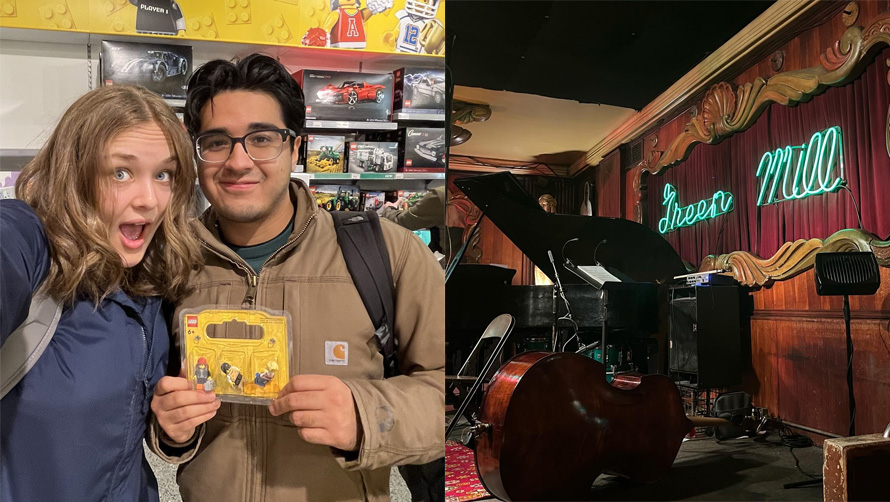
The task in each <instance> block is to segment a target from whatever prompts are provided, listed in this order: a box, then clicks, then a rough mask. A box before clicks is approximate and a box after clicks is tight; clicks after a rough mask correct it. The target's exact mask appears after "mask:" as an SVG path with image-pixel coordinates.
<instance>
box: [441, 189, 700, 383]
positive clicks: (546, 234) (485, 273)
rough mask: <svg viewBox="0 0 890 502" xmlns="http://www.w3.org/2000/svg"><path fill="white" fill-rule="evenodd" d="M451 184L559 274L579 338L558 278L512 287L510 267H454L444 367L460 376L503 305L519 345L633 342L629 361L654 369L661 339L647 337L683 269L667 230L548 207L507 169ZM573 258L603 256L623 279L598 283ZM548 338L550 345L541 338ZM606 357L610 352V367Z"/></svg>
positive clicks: (594, 260)
mask: <svg viewBox="0 0 890 502" xmlns="http://www.w3.org/2000/svg"><path fill="white" fill-rule="evenodd" d="M455 184H456V185H457V186H458V187H459V188H460V189H461V190H462V191H463V192H464V194H466V196H467V197H468V198H469V199H470V200H471V201H472V202H473V203H474V204H476V206H477V207H479V209H480V210H482V212H483V217H485V218H489V219H490V220H491V221H492V222H493V223H494V224H495V225H496V226H497V227H498V228H499V229H500V230H501V231H502V232H503V233H504V234H505V235H506V236H507V237H508V238H509V239H510V240H511V241H513V243H514V244H515V245H516V246H517V247H518V248H519V249H520V250H521V251H522V252H523V253H524V254H525V255H526V256H528V257H529V259H530V260H531V261H532V263H534V264H535V265H536V266H537V267H538V268H539V269H540V270H541V271H543V272H544V273H545V274H547V276H548V277H549V278H550V280H551V281H553V282H554V285H555V284H556V282H557V281H556V278H557V277H556V274H557V273H558V274H559V279H560V281H561V283H562V285H563V288H564V293H565V296H566V299H567V300H568V303H569V305H570V306H571V310H572V315H573V319H574V321H575V323H576V324H577V325H578V329H579V332H580V334H579V336H578V337H574V331H575V329H574V327H573V326H572V324H571V323H569V322H567V321H565V320H559V321H558V319H559V318H560V317H563V316H564V315H565V314H566V305H565V302H564V301H563V300H562V299H561V298H559V297H558V295H557V294H556V287H555V286H511V285H510V282H511V280H512V277H513V275H514V273H515V271H514V270H511V269H505V268H502V267H496V266H489V265H477V264H463V265H458V266H456V268H455V269H454V271H453V272H452V274H451V275H450V277H449V278H448V282H447V284H446V330H447V333H448V352H449V359H448V364H449V368H447V370H448V374H452V375H453V374H454V373H453V371H454V369H455V365H459V364H460V363H462V362H463V359H465V358H466V354H467V353H468V350H467V349H468V348H469V347H472V345H473V344H474V343H475V342H476V340H477V339H478V338H479V335H480V334H481V333H482V331H483V330H484V329H485V326H486V325H487V324H488V323H489V322H490V321H491V320H492V319H494V317H496V316H497V315H499V314H502V313H509V314H512V315H513V316H514V317H515V318H516V326H515V328H514V332H513V335H512V339H513V341H514V347H513V352H514V353H515V352H518V351H522V350H523V349H543V350H554V349H556V350H572V351H580V350H585V349H586V348H587V347H592V346H598V347H608V348H609V349H610V350H611V348H612V347H616V346H621V347H633V348H634V350H633V358H632V359H630V358H629V359H628V360H627V361H625V362H627V363H628V364H630V365H633V366H634V368H633V369H636V370H637V371H640V372H643V373H649V372H655V371H656V370H657V367H658V361H657V356H656V355H655V353H656V352H657V343H655V342H654V339H652V338H650V337H651V335H652V334H653V333H656V332H658V329H659V323H660V320H661V317H666V312H667V309H666V306H665V301H666V298H667V293H666V291H667V289H666V286H661V285H667V284H668V283H670V282H673V277H674V276H676V275H680V274H685V273H686V272H687V270H686V267H685V266H684V264H683V262H682V260H681V259H680V257H679V255H678V254H677V253H676V251H675V250H674V249H673V248H672V247H671V246H670V244H668V242H667V241H666V240H665V239H664V238H663V237H661V236H660V235H659V234H657V233H656V232H654V231H652V230H651V229H649V228H647V227H645V226H643V225H640V224H638V223H636V222H633V221H629V220H624V219H619V218H604V217H591V216H573V215H558V214H551V213H547V212H545V211H544V210H543V209H542V208H541V207H540V206H539V205H538V203H537V201H536V200H535V199H534V198H532V197H531V196H530V195H529V194H528V193H527V192H526V191H525V190H524V189H523V188H522V186H521V185H520V184H519V183H518V182H517V181H516V179H515V178H514V177H513V175H512V174H510V173H498V174H491V175H482V176H475V177H469V178H463V179H460V180H457V181H456V182H455ZM548 252H549V253H551V254H552V255H553V261H554V262H555V264H556V270H554V266H553V264H552V262H551V260H550V257H549V254H548ZM567 260H568V261H569V263H571V264H574V265H596V264H599V265H601V266H603V267H604V268H605V269H606V270H608V271H609V272H611V273H612V274H613V275H615V276H616V277H619V278H621V279H622V282H607V283H605V284H604V285H602V286H601V287H599V288H598V287H594V286H592V285H590V284H588V283H587V282H586V281H584V280H583V279H582V278H581V277H579V276H578V275H575V274H574V273H572V272H570V271H569V270H568V268H567V267H566V261H567ZM529 340H538V344H529ZM543 340H547V343H546V344H545V345H546V347H544V346H541V345H540V341H543ZM653 345H654V348H653ZM508 355H512V354H508ZM591 355H592V354H591ZM602 357H603V356H602V352H601V353H600V358H602ZM608 359H609V358H608V352H607V355H606V361H605V363H606V365H607V368H608V366H609V362H610V361H609V360H608Z"/></svg>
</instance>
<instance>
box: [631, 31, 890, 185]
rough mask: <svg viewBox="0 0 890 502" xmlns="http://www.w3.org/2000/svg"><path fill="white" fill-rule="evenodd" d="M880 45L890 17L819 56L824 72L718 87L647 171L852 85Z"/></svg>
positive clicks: (889, 36) (848, 34)
mask: <svg viewBox="0 0 890 502" xmlns="http://www.w3.org/2000/svg"><path fill="white" fill-rule="evenodd" d="M879 44H884V45H890V14H888V15H884V16H882V17H880V18H878V19H877V20H876V21H875V22H874V23H872V24H871V25H870V26H868V27H867V28H865V29H863V28H861V27H859V26H851V27H849V28H847V30H846V31H845V32H844V34H843V36H842V37H841V39H840V40H838V41H837V42H836V43H835V44H834V45H833V46H832V47H829V48H828V49H827V50H826V51H825V53H824V54H822V55H821V56H820V60H821V64H820V65H819V66H814V67H812V68H805V69H802V70H794V71H788V72H783V73H779V74H777V75H775V76H773V77H771V78H770V79H768V80H766V79H763V78H759V77H758V78H757V79H756V80H754V82H749V83H747V84H744V85H741V86H739V87H738V88H737V89H735V90H733V87H732V85H731V84H729V83H728V82H719V83H717V84H714V85H713V86H711V88H710V89H708V91H707V93H706V94H705V97H704V99H703V100H702V104H701V109H702V113H700V114H698V116H696V117H693V119H692V120H691V121H690V122H688V123H687V124H686V127H685V128H684V130H683V133H681V134H680V135H679V136H678V137H677V138H676V139H674V141H673V142H672V143H671V145H670V146H669V147H668V148H667V151H665V152H664V155H662V157H661V160H660V161H659V162H658V164H657V165H655V166H651V167H649V168H647V169H646V170H647V171H649V172H650V173H652V174H656V173H658V172H660V171H661V170H662V169H664V168H666V167H670V166H672V165H674V164H677V163H678V162H681V161H683V160H684V159H686V158H687V157H688V156H689V154H690V153H691V152H692V148H693V147H695V145H696V144H698V143H708V144H713V143H717V142H719V141H720V140H722V139H723V138H726V137H727V136H730V135H732V134H735V133H737V132H741V131H744V130H746V129H748V128H749V127H751V125H753V124H754V121H756V120H757V118H758V117H759V116H760V114H761V113H762V112H763V110H764V109H766V107H767V106H769V105H770V104H772V103H779V104H782V105H786V106H787V105H793V104H796V103H799V102H800V101H804V100H806V99H809V98H810V97H811V96H813V95H814V94H817V93H819V92H821V91H822V90H823V89H824V87H826V86H839V85H843V84H845V83H847V82H848V81H849V80H850V79H851V78H853V77H854V76H855V75H854V74H853V70H854V69H856V68H857V67H858V65H859V63H860V62H861V61H862V60H863V59H864V58H865V57H866V55H868V54H870V52H871V50H872V49H873V48H875V47H877V46H878V45H879Z"/></svg>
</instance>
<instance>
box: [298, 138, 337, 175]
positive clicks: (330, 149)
mask: <svg viewBox="0 0 890 502" xmlns="http://www.w3.org/2000/svg"><path fill="white" fill-rule="evenodd" d="M304 145H305V148H306V149H305V152H304V153H303V158H304V159H306V160H305V162H306V172H307V173H342V172H343V166H345V165H346V155H345V154H346V148H345V146H346V136H326V135H322V134H310V135H308V136H307V137H306V142H305V143H304Z"/></svg>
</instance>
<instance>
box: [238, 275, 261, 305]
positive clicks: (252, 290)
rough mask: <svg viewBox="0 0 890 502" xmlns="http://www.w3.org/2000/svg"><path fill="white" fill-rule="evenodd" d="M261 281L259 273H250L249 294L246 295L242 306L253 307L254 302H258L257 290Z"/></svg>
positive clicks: (248, 280)
mask: <svg viewBox="0 0 890 502" xmlns="http://www.w3.org/2000/svg"><path fill="white" fill-rule="evenodd" d="M258 283H259V275H258V274H250V275H248V276H247V294H246V295H244V300H243V301H242V302H241V308H243V309H252V308H253V305H254V303H256V290H257V284H258Z"/></svg>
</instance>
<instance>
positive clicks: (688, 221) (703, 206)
mask: <svg viewBox="0 0 890 502" xmlns="http://www.w3.org/2000/svg"><path fill="white" fill-rule="evenodd" d="M662 205H663V206H665V210H664V218H662V219H660V220H658V231H659V232H661V233H663V234H666V233H668V232H673V231H674V230H676V229H678V228H680V227H688V226H690V225H694V224H695V223H698V222H699V221H702V220H707V219H709V218H714V217H716V216H720V215H721V214H724V213H728V212H730V211H732V208H733V206H732V194H731V193H729V192H724V191H723V190H718V191H717V192H716V193H715V194H714V195H713V196H712V197H711V198H710V199H705V200H700V201H698V202H697V203H695V204H690V205H688V206H685V207H680V203H679V202H678V201H677V189H676V188H674V186H673V185H671V184H667V185H665V186H664V202H662Z"/></svg>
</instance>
